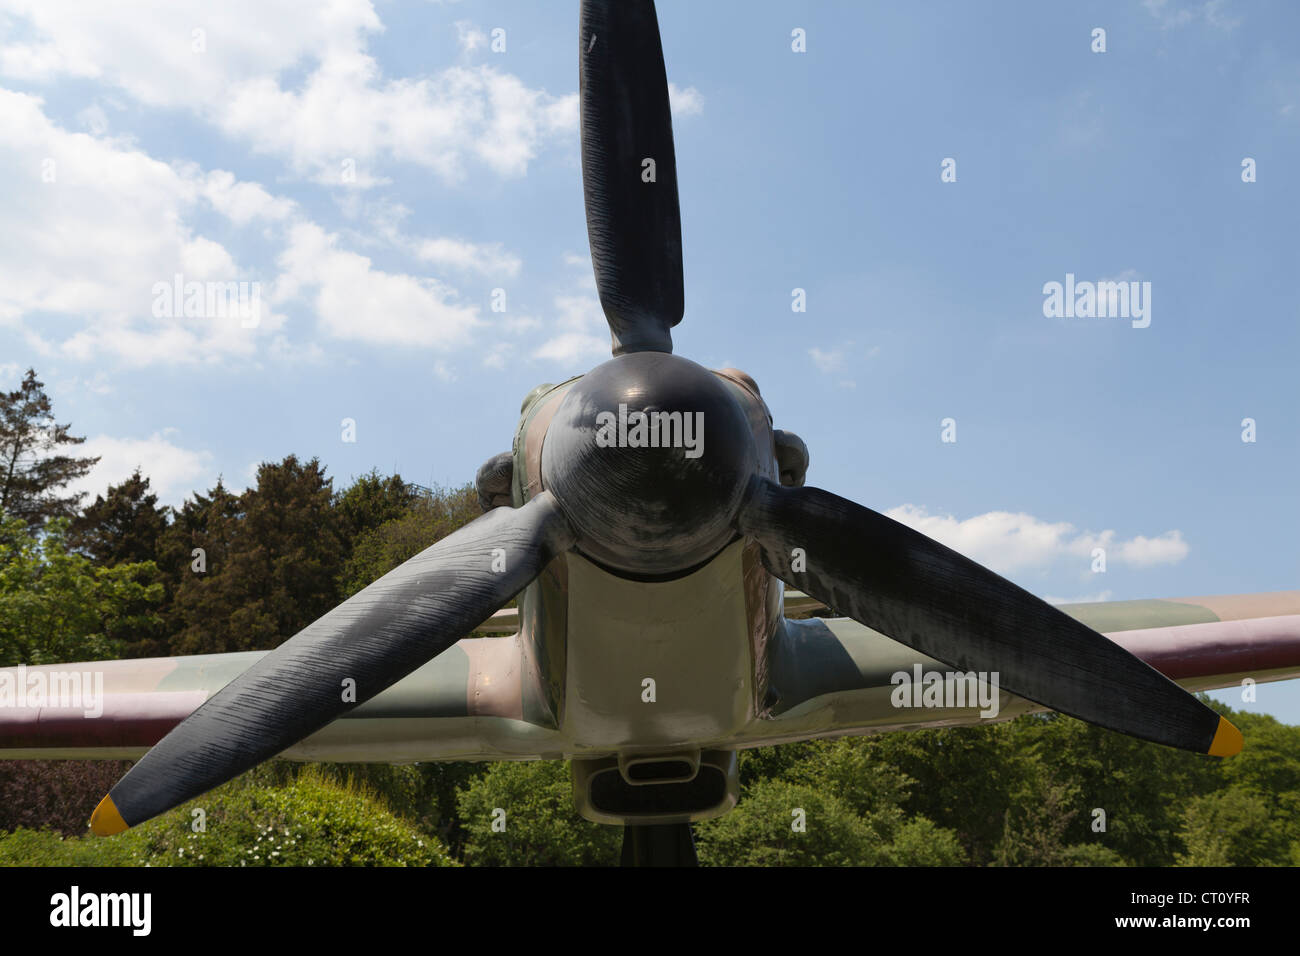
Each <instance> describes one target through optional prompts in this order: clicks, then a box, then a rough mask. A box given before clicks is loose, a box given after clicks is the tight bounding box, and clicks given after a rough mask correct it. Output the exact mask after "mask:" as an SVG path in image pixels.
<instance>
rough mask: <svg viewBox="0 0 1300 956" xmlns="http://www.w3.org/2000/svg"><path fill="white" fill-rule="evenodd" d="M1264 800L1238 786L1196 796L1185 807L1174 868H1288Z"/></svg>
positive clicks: (1285, 848) (1284, 843)
mask: <svg viewBox="0 0 1300 956" xmlns="http://www.w3.org/2000/svg"><path fill="white" fill-rule="evenodd" d="M1269 810H1270V808H1269V801H1268V800H1267V798H1265V797H1263V796H1261V795H1259V794H1254V793H1250V792H1249V791H1247V790H1246V789H1244V788H1242V787H1237V786H1233V787H1229V788H1228V789H1226V790H1221V791H1219V792H1218V793H1211V794H1206V795H1205V796H1203V797H1197V798H1196V799H1195V800H1192V801H1191V802H1190V803H1189V804H1188V805H1187V810H1186V811H1185V813H1184V817H1183V829H1182V834H1181V836H1182V838H1183V842H1184V843H1185V844H1186V846H1187V853H1185V854H1181V853H1180V854H1178V857H1177V861H1178V865H1179V866H1288V865H1290V862H1291V847H1290V844H1289V842H1288V840H1287V837H1286V832H1285V827H1284V824H1283V822H1282V821H1279V820H1278V819H1277V818H1276V817H1274V816H1272V815H1271V814H1270V812H1269Z"/></svg>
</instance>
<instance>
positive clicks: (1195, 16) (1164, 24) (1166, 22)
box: [1142, 0, 1241, 33]
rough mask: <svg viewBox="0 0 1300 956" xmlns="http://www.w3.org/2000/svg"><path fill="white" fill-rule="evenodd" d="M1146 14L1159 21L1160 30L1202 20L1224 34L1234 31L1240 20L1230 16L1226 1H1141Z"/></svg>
mask: <svg viewBox="0 0 1300 956" xmlns="http://www.w3.org/2000/svg"><path fill="white" fill-rule="evenodd" d="M1142 6H1143V7H1144V8H1145V9H1146V11H1147V13H1149V14H1151V16H1153V17H1155V18H1156V19H1157V20H1158V21H1160V28H1161V29H1162V30H1169V29H1174V28H1177V27H1183V26H1186V25H1187V24H1189V23H1193V22H1195V21H1196V20H1204V21H1205V23H1206V25H1207V26H1210V27H1213V28H1214V29H1216V30H1222V31H1224V32H1225V33H1226V32H1228V31H1229V30H1233V29H1235V28H1236V27H1237V26H1238V25H1239V24H1240V23H1241V19H1240V18H1238V17H1232V16H1230V15H1229V14H1228V13H1227V11H1226V8H1227V6H1228V4H1227V0H1203V2H1201V3H1183V2H1180V0H1142Z"/></svg>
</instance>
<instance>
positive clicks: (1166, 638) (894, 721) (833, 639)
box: [742, 591, 1300, 746]
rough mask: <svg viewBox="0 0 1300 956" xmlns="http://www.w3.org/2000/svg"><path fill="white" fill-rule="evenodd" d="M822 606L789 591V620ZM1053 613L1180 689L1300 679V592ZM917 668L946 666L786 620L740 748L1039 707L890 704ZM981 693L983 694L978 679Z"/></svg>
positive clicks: (860, 633) (842, 628) (865, 634)
mask: <svg viewBox="0 0 1300 956" xmlns="http://www.w3.org/2000/svg"><path fill="white" fill-rule="evenodd" d="M792 607H793V608H796V609H797V611H793V610H792ZM821 607H822V606H821V605H820V604H819V603H818V602H816V601H814V600H812V599H810V598H807V597H806V596H805V595H802V594H799V593H797V592H796V593H795V594H793V595H788V596H787V604H786V613H787V614H791V613H810V612H813V611H816V610H818V609H820V608H821ZM1060 608H1061V610H1062V611H1064V612H1065V613H1067V614H1069V615H1070V616H1072V617H1074V618H1077V619H1078V620H1080V621H1082V622H1083V623H1085V624H1087V625H1088V626H1089V627H1091V628H1093V629H1094V630H1097V631H1100V632H1101V633H1103V634H1105V635H1106V636H1107V637H1109V638H1110V639H1111V640H1113V641H1115V642H1116V643H1117V644H1119V645H1121V646H1122V647H1124V648H1125V649H1127V650H1128V651H1130V652H1131V653H1132V654H1134V655H1135V656H1137V657H1139V658H1141V659H1142V660H1144V661H1146V662H1147V663H1148V664H1150V665H1151V666H1152V667H1154V668H1155V669H1156V670H1158V671H1160V672H1161V673H1162V674H1164V675H1165V676H1166V677H1168V678H1170V679H1171V680H1173V681H1175V682H1176V683H1178V684H1179V685H1180V686H1182V687H1183V688H1185V689H1187V690H1189V691H1204V690H1212V689H1215V688H1222V687H1233V686H1240V685H1241V684H1242V682H1243V681H1244V680H1246V679H1247V678H1249V679H1250V680H1253V681H1254V682H1255V683H1257V684H1259V683H1265V682H1269V681H1279V680H1289V679H1292V678H1296V677H1300V591H1277V592H1272V593H1267V594H1241V595H1220V596H1212V597H1194V598H1173V599H1167V600H1141V601H1109V602H1099V603H1090V604H1065V605H1061V606H1060ZM918 667H919V669H920V673H921V674H923V675H924V674H926V673H929V672H937V673H939V674H946V673H947V672H948V671H949V670H950V668H948V666H947V665H945V664H942V663H940V662H939V661H936V660H934V659H932V658H929V657H925V656H924V655H921V654H918V653H917V652H916V651H914V650H912V649H911V648H909V647H907V646H905V645H903V644H899V643H898V642H896V641H893V640H890V639H889V638H887V637H885V636H884V635H883V634H880V633H879V632H877V631H873V630H872V629H871V628H868V627H864V626H862V625H861V624H858V623H857V622H856V621H853V620H851V619H849V618H808V619H805V620H790V619H787V620H786V622H785V628H784V632H783V633H782V634H781V635H780V637H779V639H778V643H777V647H776V653H775V656H774V659H773V663H772V684H773V686H774V688H775V690H776V692H777V694H778V702H777V704H776V706H775V708H774V710H773V713H772V716H771V718H770V719H769V720H767V721H764V722H763V723H762V724H761V725H754V726H753V727H752V731H753V733H752V734H746V740H745V742H744V743H743V744H742V746H759V745H764V744H772V743H780V742H783V741H790V740H801V739H806V738H808V737H809V736H841V735H845V734H853V733H859V734H860V733H884V732H890V731H895V730H915V729H919V728H923V727H948V726H959V725H963V724H974V723H981V722H985V721H987V720H991V719H992V720H1008V719H1010V718H1012V717H1018V716H1020V715H1021V714H1026V713H1034V712H1042V711H1045V710H1047V708H1044V707H1041V706H1039V705H1038V704H1035V703H1033V702H1031V701H1028V700H1024V699H1023V698H1019V697H1016V696H1014V695H1012V694H1009V693H1007V692H1005V691H1001V690H999V692H998V694H997V701H998V703H997V707H996V716H994V717H988V716H981V713H982V712H984V711H985V708H984V707H982V706H979V705H978V704H976V705H974V706H972V705H970V702H969V701H967V705H966V706H946V703H947V700H948V698H946V697H945V706H921V707H915V706H899V705H898V702H899V701H902V702H904V703H905V704H906V703H910V702H911V695H909V694H904V693H903V692H902V691H900V690H899V688H900V684H902V682H901V681H899V682H896V681H895V680H894V679H893V678H894V675H896V674H899V673H905V674H907V675H909V677H911V678H914V677H915V676H916V675H917V673H918V671H917V668H918ZM909 686H910V685H909ZM985 690H986V691H988V690H991V687H989V686H988V684H987V681H986V687H985ZM985 699H986V700H987V699H991V698H989V697H986V698H985ZM990 709H991V708H990Z"/></svg>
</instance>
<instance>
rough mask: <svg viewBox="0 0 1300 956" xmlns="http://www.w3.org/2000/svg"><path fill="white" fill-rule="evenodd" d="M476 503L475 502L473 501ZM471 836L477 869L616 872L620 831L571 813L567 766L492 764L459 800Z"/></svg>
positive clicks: (469, 847)
mask: <svg viewBox="0 0 1300 956" xmlns="http://www.w3.org/2000/svg"><path fill="white" fill-rule="evenodd" d="M475 500H477V499H475ZM458 804H459V807H460V819H461V823H462V824H463V826H464V827H465V829H466V830H467V831H468V833H469V836H468V839H467V840H466V843H465V862H466V863H469V864H473V865H476V866H613V865H615V864H617V863H618V859H619V852H620V848H621V847H622V839H623V837H622V832H621V831H620V828H619V827H611V826H604V825H603V824H599V823H591V822H589V821H588V820H584V819H583V818H582V817H580V816H579V815H578V812H577V811H576V810H574V809H573V784H572V783H571V781H570V778H569V764H568V763H567V762H563V761H559V760H538V761H526V762H525V761H518V762H514V761H507V762H503V763H497V764H493V765H492V768H491V769H490V770H488V772H487V773H485V774H483V775H482V776H480V777H476V778H475V779H473V780H471V781H470V782H469V784H468V785H467V786H466V787H465V788H464V789H462V790H461V792H460V798H459V800H458Z"/></svg>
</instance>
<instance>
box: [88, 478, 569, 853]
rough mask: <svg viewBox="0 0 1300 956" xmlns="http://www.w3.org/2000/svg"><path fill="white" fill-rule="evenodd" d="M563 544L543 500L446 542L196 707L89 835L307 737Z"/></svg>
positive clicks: (519, 583) (503, 596)
mask: <svg viewBox="0 0 1300 956" xmlns="http://www.w3.org/2000/svg"><path fill="white" fill-rule="evenodd" d="M572 541H573V532H572V531H570V530H569V526H568V522H567V521H565V519H564V516H563V514H561V513H560V510H559V508H558V507H557V505H556V502H555V498H554V496H552V495H551V494H550V493H549V492H543V493H542V494H541V495H539V496H538V497H536V498H534V499H533V500H532V501H530V502H529V503H528V504H526V505H524V506H523V507H522V508H517V509H516V508H496V509H493V510H492V511H489V512H488V513H487V514H485V515H483V516H482V517H480V518H478V519H476V520H475V521H473V522H471V523H470V524H468V525H466V526H465V527H463V528H461V529H460V530H459V531H457V532H455V533H454V534H451V535H448V536H447V537H446V538H443V539H442V540H441V541H439V542H438V543H437V544H435V545H433V546H432V547H430V548H428V549H427V550H425V551H423V552H421V553H420V554H417V555H416V556H415V557H413V558H411V559H410V560H409V561H407V562H405V563H404V564H402V565H400V566H398V567H397V568H395V569H394V570H392V571H390V572H389V573H388V574H386V575H384V576H383V577H382V578H380V579H379V580H377V581H375V582H374V583H373V584H371V585H370V586H369V587H367V588H366V589H365V590H363V591H360V592H359V593H357V594H354V595H353V596H352V597H350V598H348V600H346V601H344V602H343V603H342V604H340V605H339V606H338V607H336V608H334V610H332V611H330V612H329V613H328V614H326V615H325V616H324V617H322V618H320V619H319V620H317V621H316V622H315V623H313V624H310V625H308V626H307V627H306V628H305V629H304V630H302V631H300V632H299V633H298V634H297V635H295V636H294V637H292V638H290V639H289V640H288V641H286V642H285V643H283V644H281V645H280V646H279V647H277V648H276V649H275V650H273V651H272V652H271V653H269V654H267V655H266V656H265V657H263V658H262V659H261V660H260V661H258V662H257V663H256V664H254V665H253V666H252V667H250V668H249V669H248V670H247V671H245V672H244V673H243V674H240V675H239V676H238V677H236V678H235V679H234V680H233V681H231V682H230V683H229V684H227V685H226V686H225V687H223V688H222V689H221V690H220V691H218V692H217V693H216V694H214V695H213V696H212V697H211V698H210V699H208V700H207V701H206V702H204V704H203V705H202V706H200V707H199V708H198V710H196V711H194V713H192V714H191V715H190V716H189V717H187V718H186V719H185V720H183V721H182V722H181V723H180V724H178V725H177V726H176V727H175V728H173V729H172V731H171V732H170V733H169V734H167V736H165V737H164V738H163V739H162V740H161V741H159V742H158V744H157V745H156V746H155V747H154V748H153V749H152V750H150V751H149V752H148V753H147V754H145V755H144V757H143V758H142V759H141V760H140V762H139V763H137V764H136V765H135V766H134V767H132V768H131V769H130V770H129V771H128V772H127V773H126V775H125V776H124V777H123V778H122V779H121V780H119V781H118V782H117V785H116V786H114V787H113V789H112V790H110V791H109V794H108V796H106V797H105V798H104V799H103V800H102V801H101V802H100V804H99V806H98V807H97V808H96V809H95V812H94V814H93V815H92V816H91V819H90V825H91V829H92V830H93V831H94V832H95V833H97V834H100V835H108V834H112V833H117V832H119V831H121V830H124V829H126V828H127V827H128V826H134V825H136V824H137V823H141V822H142V821H144V820H147V819H149V818H150V817H153V816H156V815H157V814H159V813H163V812H165V811H167V810H170V809H171V808H172V807H175V806H178V805H180V804H182V803H184V802H185V801H186V800H190V799H192V798H194V797H197V796H199V795H200V794H202V793H205V792H206V791H208V790H210V789H212V788H213V787H215V786H217V785H218V784H222V783H225V782H226V781H227V780H230V779H232V778H234V777H236V776H238V775H239V774H241V773H243V772H244V771H245V770H248V769H249V768H251V767H253V766H255V765H257V764H259V763H261V762H262V761H263V760H267V759H268V758H270V757H274V756H275V755H276V754H278V753H280V752H281V751H283V750H285V749H286V748H288V747H290V746H292V745H293V744H295V743H297V742H298V741H300V740H302V739H303V738H305V737H307V736H309V735H310V734H312V733H314V732H316V731H317V730H319V729H320V728H321V727H324V726H325V725H326V724H328V723H330V722H331V721H333V720H334V719H335V718H337V717H339V716H341V715H343V714H344V713H346V712H347V711H349V710H351V709H352V708H353V707H356V706H357V705H358V704H361V703H364V702H365V701H367V700H369V699H370V698H371V697H374V696H375V695H376V694H378V693H379V692H380V691H382V690H384V689H385V688H387V687H390V686H392V685H393V684H395V683H397V682H398V681H399V680H401V679H402V678H403V677H405V676H406V675H407V674H409V673H411V672H412V671H413V670H415V669H416V668H417V667H419V666H420V665H421V664H423V663H424V662H425V661H427V660H429V659H430V658H431V657H433V656H434V655H436V654H438V653H440V652H442V651H444V650H446V649H447V648H448V647H450V646H451V645H452V644H454V643H455V642H456V641H457V640H459V639H460V638H462V637H464V636H465V635H466V634H468V633H469V632H470V631H472V630H473V629H474V628H475V627H476V626H478V625H479V624H481V623H482V622H483V621H484V620H486V619H487V618H488V617H489V616H491V615H492V613H493V612H495V611H496V610H497V609H498V608H499V607H500V606H501V605H502V604H505V603H506V602H507V601H509V600H510V599H511V598H512V597H514V596H515V595H516V594H517V593H519V592H520V591H521V590H523V589H524V587H525V586H527V585H528V584H529V583H530V582H531V581H532V580H533V579H534V578H535V577H537V575H538V574H539V573H541V570H542V568H544V567H545V566H546V564H547V562H549V561H550V560H551V559H552V558H553V557H555V556H556V555H557V554H559V553H561V552H562V551H564V550H566V549H567V548H568V547H569V545H570V544H571V543H572ZM349 690H352V691H353V693H348V691H349Z"/></svg>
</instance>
